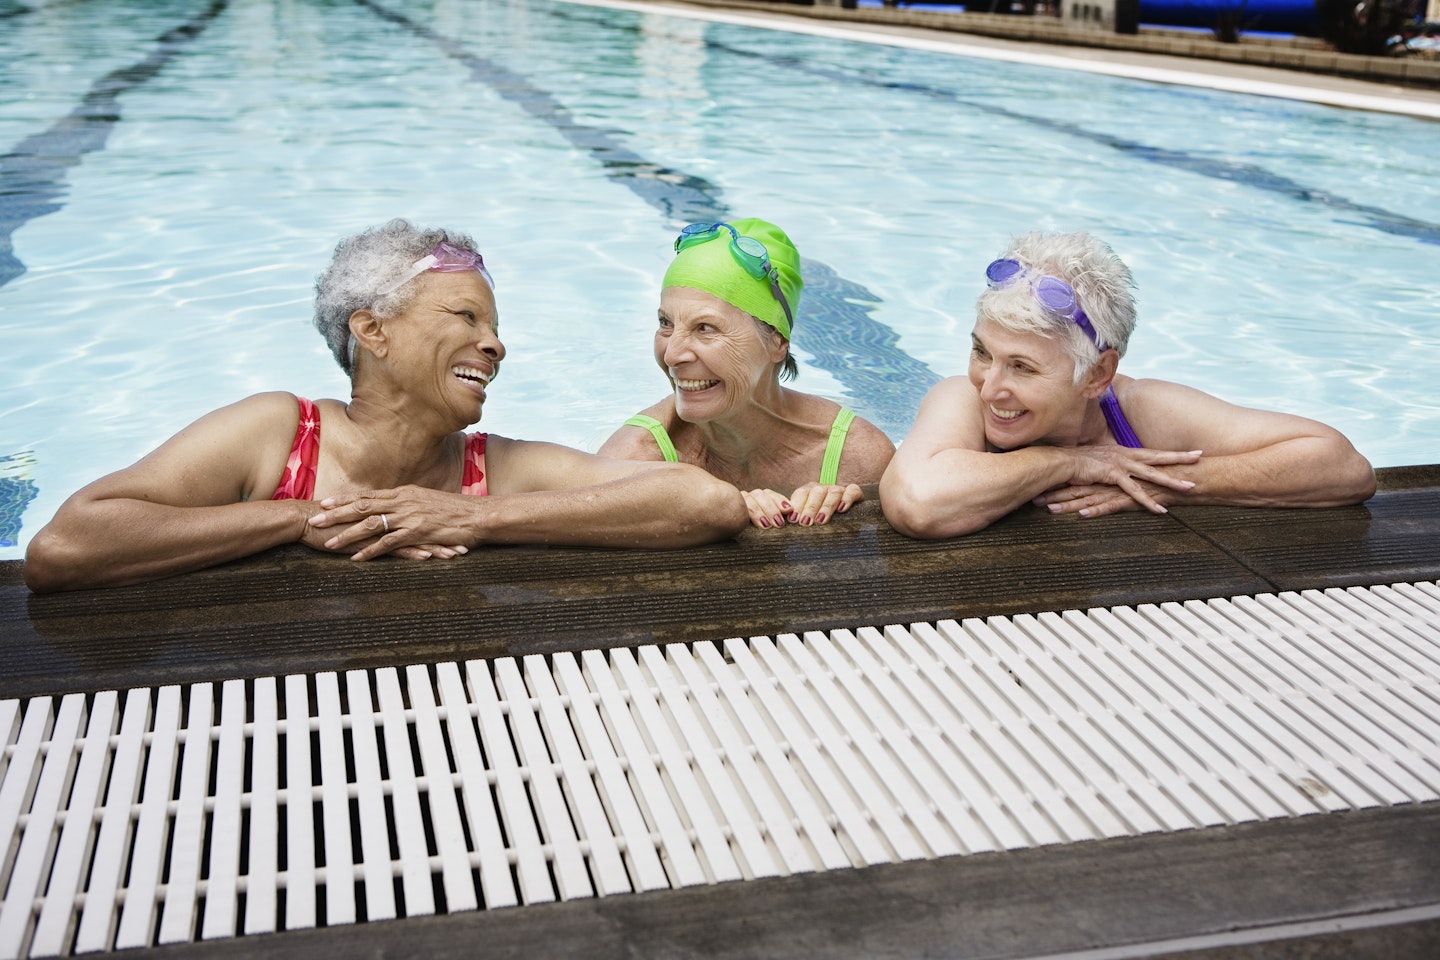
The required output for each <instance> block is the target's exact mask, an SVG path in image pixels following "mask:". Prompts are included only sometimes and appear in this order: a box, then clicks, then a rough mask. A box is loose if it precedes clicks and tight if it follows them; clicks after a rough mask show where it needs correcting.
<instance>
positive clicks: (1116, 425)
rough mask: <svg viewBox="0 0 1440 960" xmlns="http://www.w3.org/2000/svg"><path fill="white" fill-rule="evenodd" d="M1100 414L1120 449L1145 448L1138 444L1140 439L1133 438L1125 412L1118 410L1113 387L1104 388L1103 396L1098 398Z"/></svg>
mask: <svg viewBox="0 0 1440 960" xmlns="http://www.w3.org/2000/svg"><path fill="white" fill-rule="evenodd" d="M1100 412H1101V413H1103V414H1105V423H1106V425H1107V426H1108V427H1109V428H1110V434H1111V436H1113V437H1114V438H1115V442H1116V443H1118V444H1120V446H1122V447H1143V446H1145V444H1143V443H1141V442H1140V438H1139V437H1137V436H1135V430H1134V429H1133V428H1132V427H1131V426H1130V421H1129V420H1126V419H1125V412H1124V411H1123V410H1121V409H1120V400H1119V398H1117V397H1116V396H1115V388H1114V387H1106V388H1105V395H1104V396H1103V397H1101V398H1100Z"/></svg>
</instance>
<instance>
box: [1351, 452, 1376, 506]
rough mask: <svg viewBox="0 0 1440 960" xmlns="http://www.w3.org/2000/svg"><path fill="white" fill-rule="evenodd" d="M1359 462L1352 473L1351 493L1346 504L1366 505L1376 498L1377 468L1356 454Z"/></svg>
mask: <svg viewBox="0 0 1440 960" xmlns="http://www.w3.org/2000/svg"><path fill="white" fill-rule="evenodd" d="M1354 456H1355V460H1356V461H1357V462H1356V463H1355V464H1354V466H1353V468H1352V469H1351V471H1350V492H1349V496H1348V498H1347V499H1346V500H1345V502H1346V503H1347V504H1348V503H1364V502H1365V501H1366V500H1369V499H1370V498H1371V497H1373V496H1375V468H1374V467H1372V466H1371V465H1370V461H1369V460H1366V459H1365V458H1364V457H1362V456H1360V454H1358V453H1356V454H1355V455H1354Z"/></svg>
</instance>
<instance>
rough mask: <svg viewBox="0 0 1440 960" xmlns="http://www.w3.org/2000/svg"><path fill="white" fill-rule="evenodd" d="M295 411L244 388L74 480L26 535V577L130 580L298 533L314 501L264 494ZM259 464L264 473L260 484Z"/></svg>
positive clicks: (282, 400) (285, 397) (279, 398)
mask: <svg viewBox="0 0 1440 960" xmlns="http://www.w3.org/2000/svg"><path fill="white" fill-rule="evenodd" d="M297 417H298V408H297V407H296V404H295V398H294V397H292V396H290V395H289V394H261V395H258V396H254V397H249V398H247V399H245V400H242V401H240V402H238V403H235V404H231V405H230V406H228V407H224V408H222V409H220V410H216V411H215V412H213V413H211V414H208V415H206V416H205V417H202V418H201V419H200V420H198V421H196V422H195V423H193V424H191V425H190V426H188V427H186V428H185V429H184V430H182V431H181V432H180V433H178V434H176V435H175V436H174V437H172V438H171V439H170V440H168V441H166V442H165V443H164V444H163V445H162V446H161V447H160V448H159V449H157V450H156V451H155V452H153V453H151V454H150V455H148V456H147V457H145V458H144V459H143V460H141V461H140V462H139V463H136V464H134V465H133V466H130V467H127V468H125V469H123V470H120V471H118V472H116V473H113V474H110V475H109V476H107V477H103V478H101V479H99V480H97V481H95V482H94V483H92V484H90V485H88V486H86V487H85V488H83V489H81V490H80V491H78V492H77V493H76V494H75V495H74V496H72V497H71V498H70V499H69V500H67V501H65V503H64V504H62V505H61V507H60V509H59V510H58V511H56V514H55V516H54V518H53V519H52V520H51V521H50V523H48V524H47V525H46V526H45V527H44V528H42V529H41V530H40V531H39V532H38V533H37V534H36V535H35V537H34V538H33V539H32V540H31V541H30V545H29V547H28V548H27V550H26V554H25V568H24V573H25V583H26V585H27V586H29V587H30V589H32V590H35V591H37V592H45V591H52V590H70V589H78V588H85V587H101V586H118V585H121V584H127V583H138V582H141V581H144V580H153V579H156V578H158V577H163V576H169V575H171V574H176V573H182V572H185V571H189V570H198V569H201V568H203V567H208V566H213V565H215V564H217V563H223V562H224V561H226V560H233V559H235V558H237V557H243V556H248V555H249V554H252V553H257V552H259V551H261V550H264V549H266V548H268V547H273V546H277V545H279V544H283V543H293V542H295V541H296V540H299V539H301V537H302V535H303V534H304V533H305V531H306V524H305V521H306V517H307V515H308V514H311V513H313V512H314V509H313V505H312V504H309V503H297V502H295V501H278V502H277V501H271V500H269V499H268V497H269V496H270V495H271V494H272V493H273V492H274V485H275V482H276V481H277V480H278V479H279V476H280V470H281V468H282V467H283V465H284V462H285V454H286V452H288V447H289V442H288V441H289V438H290V437H292V436H293V435H294V430H295V424H296V419H297ZM287 431H288V432H287ZM277 444H279V445H283V447H284V449H283V450H281V449H278V448H277ZM265 471H268V472H272V473H273V476H271V477H270V478H269V487H268V489H260V488H261V487H263V486H265V482H264V481H263V480H262V479H260V478H261V476H262V472H265ZM252 496H253V497H255V498H256V499H255V500H254V501H253V502H242V501H245V500H247V499H249V498H251V497H252Z"/></svg>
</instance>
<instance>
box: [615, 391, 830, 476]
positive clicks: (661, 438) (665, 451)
mask: <svg viewBox="0 0 1440 960" xmlns="http://www.w3.org/2000/svg"><path fill="white" fill-rule="evenodd" d="M854 420H855V411H854V410H849V409H847V408H845V407H841V408H840V412H839V413H837V414H836V415H835V422H834V423H832V424H831V425H830V439H829V440H827V441H826V442H825V457H824V459H823V460H821V461H820V482H821V483H823V484H826V485H829V484H833V483H834V482H835V478H836V477H837V476H839V474H840V453H841V451H842V450H844V449H845V435H846V434H847V433H849V432H850V424H851V423H852V422H853V421H854ZM625 426H627V427H639V428H640V429H642V430H649V431H650V436H652V437H654V438H655V443H656V444H657V445H658V446H659V447H660V453H661V455H662V456H664V457H665V459H666V460H668V461H669V462H670V463H676V462H678V461H679V459H680V457H679V455H678V454H677V453H676V452H675V444H674V443H673V442H672V441H671V440H670V434H668V433H666V432H665V427H664V426H663V425H662V424H661V423H660V421H659V420H656V419H655V418H654V417H649V416H646V415H645V414H643V413H637V414H636V415H635V416H633V417H631V418H630V419H629V420H626V421H625Z"/></svg>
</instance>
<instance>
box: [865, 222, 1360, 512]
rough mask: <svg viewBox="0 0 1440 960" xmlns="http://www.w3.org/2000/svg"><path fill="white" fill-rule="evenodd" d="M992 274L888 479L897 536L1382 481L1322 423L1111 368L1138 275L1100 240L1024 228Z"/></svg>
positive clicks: (1339, 496) (1347, 490) (1338, 493)
mask: <svg viewBox="0 0 1440 960" xmlns="http://www.w3.org/2000/svg"><path fill="white" fill-rule="evenodd" d="M985 278H986V282H987V287H986V290H985V291H984V292H983V293H981V295H980V299H979V301H978V303H977V304H976V321H975V328H974V330H973V332H972V334H971V350H970V369H969V374H968V376H964V377H951V378H949V379H947V380H944V381H942V382H941V383H939V384H937V385H936V386H935V387H934V388H933V389H931V391H930V392H929V394H927V395H926V397H925V400H924V402H923V403H922V404H921V407H920V413H919V415H918V417H917V418H916V421H915V424H914V427H913V428H912V429H911V431H910V434H909V435H908V436H907V437H906V438H905V440H904V442H903V443H902V444H901V445H900V449H899V452H898V453H896V455H895V458H894V459H893V460H892V461H891V462H890V466H889V468H888V469H887V470H886V472H885V476H884V478H883V479H882V480H881V482H880V502H881V505H882V507H883V509H884V512H885V516H886V518H887V519H888V520H889V521H890V523H891V524H892V525H893V526H894V527H895V528H896V529H897V530H899V531H900V532H901V533H904V534H907V535H909V536H912V537H921V538H940V537H954V536H960V535H963V534H966V533H972V532H974V531H976V530H980V529H983V528H984V527H986V526H989V525H990V524H991V523H993V522H994V521H995V520H997V519H999V518H1000V517H1002V516H1004V515H1006V514H1008V513H1010V512H1011V511H1013V510H1015V509H1016V508H1017V507H1020V506H1022V505H1023V504H1025V503H1029V502H1033V503H1035V504H1036V505H1038V506H1041V507H1044V508H1045V509H1048V510H1049V511H1050V512H1051V513H1078V514H1079V515H1080V516H1082V517H1097V516H1102V515H1104V514H1107V513H1114V512H1116V511H1118V510H1142V509H1143V510H1151V511H1154V512H1156V513H1165V512H1166V508H1167V506H1168V505H1174V504H1231V505H1239V506H1277V507H1303V506H1334V505H1338V504H1346V503H1358V502H1360V501H1362V500H1365V499H1367V498H1369V497H1370V496H1371V494H1373V493H1374V491H1375V475H1374V471H1373V470H1372V469H1371V467H1370V464H1369V462H1368V461H1366V459H1365V458H1364V457H1362V456H1361V455H1360V454H1359V453H1358V452H1356V450H1355V448H1354V447H1353V446H1352V445H1351V444H1350V442H1349V441H1348V440H1346V439H1345V437H1343V436H1342V435H1341V434H1340V433H1338V432H1337V431H1336V430H1334V429H1332V428H1331V427H1328V426H1326V425H1325V424H1322V423H1317V422H1316V421H1314V420H1308V419H1306V418H1304V417H1297V416H1292V415H1289V414H1283V413H1272V412H1269V411H1264V410H1253V409H1248V408H1245V407H1238V406H1235V405H1233V404H1229V403H1226V402H1225V401H1223V400H1219V399H1217V398H1215V397H1212V396H1210V395H1209V394H1206V393H1202V392H1201V391H1199V390H1194V389H1191V388H1189V387H1185V386H1181V385H1180V384H1177V383H1170V382H1167V381H1164V380H1134V379H1131V378H1130V377H1126V376H1122V375H1118V374H1117V373H1116V367H1117V365H1118V364H1119V362H1120V358H1121V357H1122V356H1123V355H1124V353H1125V348H1126V345H1127V344H1128V343H1129V340H1130V334H1131V331H1132V330H1133V329H1134V326H1135V301H1134V299H1133V297H1132V296H1131V292H1130V291H1131V287H1132V286H1133V280H1132V278H1131V276H1130V270H1129V268H1127V267H1126V266H1125V264H1124V263H1122V262H1121V261H1120V259H1119V258H1118V257H1117V256H1115V253H1114V252H1113V251H1112V250H1111V249H1110V247H1109V246H1108V245H1106V244H1105V243H1104V242H1103V241H1101V240H1099V239H1097V238H1096V237H1093V236H1091V235H1090V234H1086V233H1068V234H1058V235H1055V234H1041V233H1030V234H1026V235H1024V236H1021V237H1017V238H1015V239H1014V240H1012V241H1011V243H1010V246H1009V247H1008V249H1006V251H1005V253H1004V254H1002V255H1001V256H1000V258H999V259H997V260H994V261H993V262H991V264H990V265H989V267H987V268H986V271H985Z"/></svg>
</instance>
